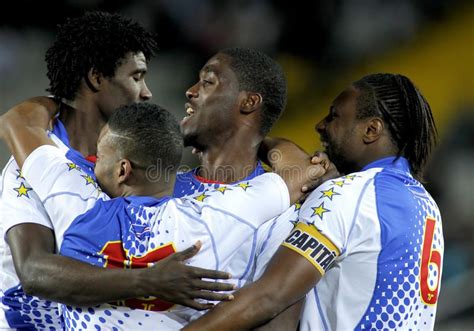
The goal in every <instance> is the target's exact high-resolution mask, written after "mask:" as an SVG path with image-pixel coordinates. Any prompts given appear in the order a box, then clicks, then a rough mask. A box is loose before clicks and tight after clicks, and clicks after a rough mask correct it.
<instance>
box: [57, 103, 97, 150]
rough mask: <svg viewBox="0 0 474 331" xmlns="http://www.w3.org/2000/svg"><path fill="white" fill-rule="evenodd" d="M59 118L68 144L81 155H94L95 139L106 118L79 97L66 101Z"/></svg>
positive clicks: (95, 148)
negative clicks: (66, 135) (67, 138)
mask: <svg viewBox="0 0 474 331" xmlns="http://www.w3.org/2000/svg"><path fill="white" fill-rule="evenodd" d="M63 107H64V108H65V109H64V111H61V114H60V115H59V119H60V120H61V122H62V123H63V124H64V127H65V128H66V131H67V134H68V137H69V144H70V145H71V147H72V148H74V149H75V150H77V151H79V152H80V153H81V154H82V155H84V156H87V155H95V154H96V152H97V139H98V138H99V133H100V130H101V129H102V127H103V126H104V125H105V123H106V120H105V118H103V117H102V116H101V114H100V113H99V112H98V111H97V109H96V108H94V107H93V106H92V105H90V104H88V103H87V102H84V101H83V100H81V99H79V98H78V99H76V100H74V101H73V102H66V104H65V105H64V106H63Z"/></svg>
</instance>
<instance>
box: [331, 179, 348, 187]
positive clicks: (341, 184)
mask: <svg viewBox="0 0 474 331" xmlns="http://www.w3.org/2000/svg"><path fill="white" fill-rule="evenodd" d="M332 183H333V185H337V186H339V187H343V186H344V184H345V182H344V181H343V180H333V181H332Z"/></svg>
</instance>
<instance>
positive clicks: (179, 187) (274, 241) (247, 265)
mask: <svg viewBox="0 0 474 331" xmlns="http://www.w3.org/2000/svg"><path fill="white" fill-rule="evenodd" d="M197 173H198V168H196V169H193V170H191V171H188V172H182V173H178V176H177V178H176V184H175V188H174V193H173V196H174V197H177V198H181V197H192V196H196V195H199V194H202V193H203V192H205V191H209V190H217V189H219V188H220V187H221V186H222V185H225V184H223V183H219V182H216V181H209V180H206V179H205V178H202V177H199V176H198V175H197ZM264 173H265V169H264V168H263V166H262V163H261V162H260V161H259V162H258V163H257V166H256V167H255V169H254V170H253V171H252V172H251V173H250V174H249V175H248V176H247V177H246V178H245V179H243V180H241V181H239V182H236V183H233V184H239V183H243V184H245V183H248V181H249V180H251V179H253V178H256V177H257V176H260V175H262V174H264ZM299 207H300V205H299V204H295V205H294V206H291V207H290V208H289V209H288V210H287V211H285V212H284V213H283V214H282V215H281V216H279V217H276V218H273V219H272V220H270V221H268V222H265V223H264V224H262V225H261V226H260V227H259V228H258V231H257V232H256V233H255V236H254V237H253V238H252V240H249V241H248V242H245V243H244V244H243V245H242V250H241V251H242V252H243V255H242V256H239V255H238V254H237V255H236V256H235V258H234V259H233V261H232V270H234V273H235V274H234V276H235V277H236V278H237V279H238V286H239V287H241V286H244V285H245V284H247V283H248V282H253V281H255V280H257V279H258V278H260V276H261V275H262V274H263V272H264V271H265V268H266V266H267V264H268V262H269V261H270V259H271V258H272V256H273V255H274V254H275V252H276V251H277V249H278V247H280V245H281V243H282V242H283V240H285V238H286V237H287V236H288V234H289V233H290V231H291V229H293V226H294V224H295V223H296V221H297V218H298V209H299ZM249 249H251V250H252V251H253V252H254V254H253V256H252V258H251V259H250V260H249V259H248V257H247V255H246V252H247V251H248V250H249Z"/></svg>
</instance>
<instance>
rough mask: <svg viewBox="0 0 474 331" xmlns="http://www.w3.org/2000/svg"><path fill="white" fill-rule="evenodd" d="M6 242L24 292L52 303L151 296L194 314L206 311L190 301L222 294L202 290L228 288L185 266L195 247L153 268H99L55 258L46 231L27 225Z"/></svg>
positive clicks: (221, 275) (210, 273)
mask: <svg viewBox="0 0 474 331" xmlns="http://www.w3.org/2000/svg"><path fill="white" fill-rule="evenodd" d="M7 241H8V244H9V245H10V249H11V251H12V255H13V262H14V264H15V269H16V272H17V274H18V277H19V278H20V281H21V284H22V286H23V290H24V291H25V293H27V294H30V295H36V296H39V297H42V298H46V299H49V300H53V301H58V302H63V303H66V304H70V305H78V306H90V305H95V304H99V303H103V302H108V301H115V300H122V299H128V298H133V297H141V296H146V295H153V296H156V297H158V298H160V299H162V300H165V301H169V302H174V303H179V304H182V305H185V306H189V307H192V308H195V309H209V308H210V307H212V305H208V304H201V303H198V302H196V301H194V299H195V298H204V299H209V300H216V298H217V300H222V299H224V298H225V297H227V295H224V294H217V293H213V292H208V291H203V290H201V289H210V290H213V291H215V290H216V289H219V290H221V289H222V290H224V291H227V290H229V289H231V288H232V287H231V286H230V285H228V284H222V283H213V282H204V281H202V280H201V279H200V278H212V279H215V278H226V277H228V276H227V274H225V273H221V272H217V271H211V270H205V269H199V268H194V267H188V266H186V265H185V264H184V263H183V262H184V261H185V260H186V259H188V258H190V257H192V256H194V255H195V254H196V253H197V252H198V251H199V248H200V244H197V245H196V246H192V247H190V248H189V249H186V250H184V251H182V252H179V253H175V254H173V255H170V256H168V257H167V258H165V259H163V260H161V261H159V262H157V263H156V264H155V266H153V267H152V268H143V269H103V268H98V267H95V266H92V265H89V264H86V263H83V262H80V261H77V260H74V259H71V258H68V257H65V256H61V255H57V254H54V234H53V231H52V230H51V229H49V228H47V227H45V226H42V225H38V224H33V223H26V224H20V225H17V226H15V227H13V228H11V229H10V230H9V231H8V233H7Z"/></svg>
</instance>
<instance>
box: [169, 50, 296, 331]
mask: <svg viewBox="0 0 474 331" xmlns="http://www.w3.org/2000/svg"><path fill="white" fill-rule="evenodd" d="M186 97H187V98H188V103H186V105H185V110H186V113H187V116H186V117H185V118H184V119H183V121H182V122H181V128H182V132H183V134H184V144H185V146H192V147H193V148H194V149H195V150H197V151H198V153H199V156H200V160H201V165H200V166H199V167H198V168H196V169H193V170H191V171H189V172H185V173H179V174H178V176H177V180H176V185H175V191H174V195H175V196H176V197H182V196H188V195H195V194H198V195H199V194H202V193H203V192H205V191H206V190H209V189H212V190H214V189H219V187H220V186H221V185H222V184H225V183H242V184H243V185H245V183H246V182H247V181H248V180H250V179H252V178H255V177H257V176H259V175H261V174H263V173H265V170H264V168H263V166H262V163H261V162H260V161H259V159H258V155H257V152H258V148H259V146H260V144H261V142H262V141H263V139H264V137H265V136H266V135H267V134H268V132H269V131H270V129H271V127H272V126H273V124H274V123H275V122H276V121H277V120H278V118H279V117H280V115H281V114H282V112H283V110H284V107H285V105H286V97H287V87H286V79H285V76H284V73H283V71H282V69H281V67H280V66H279V64H278V63H277V62H276V61H274V60H273V59H271V58H270V57H269V56H267V55H266V54H264V53H262V52H260V51H257V50H254V49H247V48H229V49H224V50H221V51H219V52H218V53H217V54H215V55H214V56H212V57H211V58H210V59H209V60H208V61H207V62H206V64H205V65H204V66H203V67H202V69H201V70H200V72H199V80H198V82H197V83H196V84H194V85H193V86H191V87H190V88H189V89H188V90H187V92H186ZM222 194H225V191H223V192H222ZM297 209H298V205H295V206H292V207H290V209H288V210H287V211H286V212H285V213H284V215H282V217H279V218H275V219H273V220H271V222H267V223H265V224H263V225H261V226H260V227H259V229H258V231H257V232H256V234H255V238H253V240H251V241H248V242H245V243H244V244H243V245H244V246H248V247H254V252H255V253H254V257H253V259H251V260H250V261H249V260H248V259H247V256H245V255H244V256H242V259H239V258H235V259H234V261H233V263H234V265H235V266H236V267H235V268H234V269H233V270H234V273H233V276H234V277H237V278H238V279H239V285H245V284H246V283H248V282H251V281H254V280H255V279H257V278H258V277H259V276H260V275H261V274H262V272H263V270H265V267H266V265H267V263H268V261H269V260H270V258H271V256H272V255H273V254H274V253H275V251H276V250H277V249H278V247H279V246H280V244H281V243H282V242H283V240H284V239H285V238H286V237H287V235H288V234H289V233H290V231H291V229H292V228H293V224H294V223H295V222H296V220H297ZM243 251H244V252H246V250H245V249H244V250H243ZM238 266H240V267H238ZM237 271H238V272H237ZM295 313H296V314H298V313H299V311H295ZM277 323H278V324H279V326H280V327H281V321H279V322H277ZM269 327H270V329H271V328H273V327H274V326H273V327H272V326H269Z"/></svg>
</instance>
